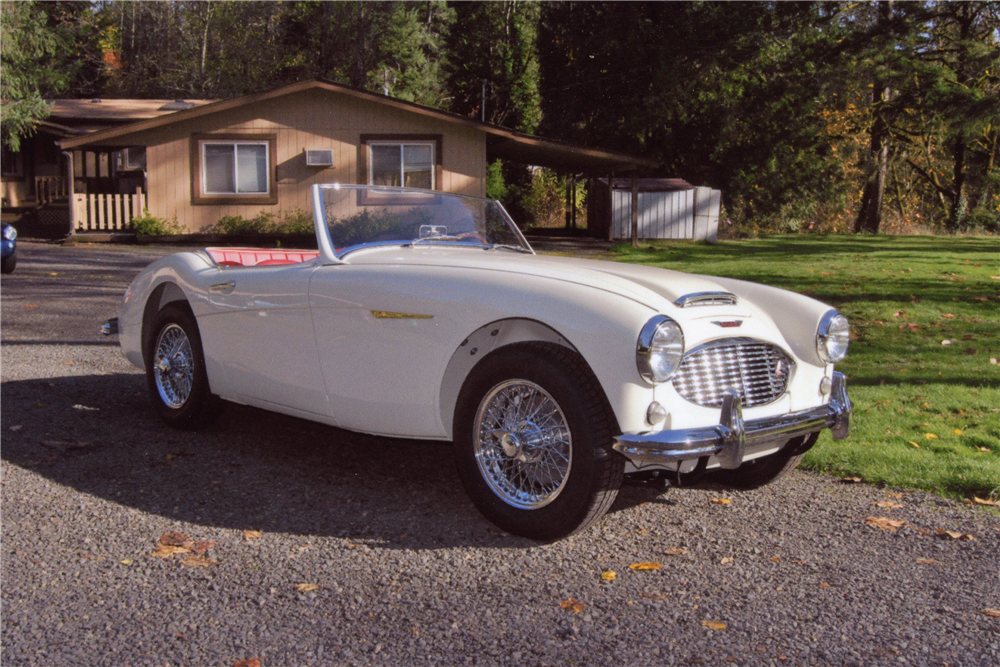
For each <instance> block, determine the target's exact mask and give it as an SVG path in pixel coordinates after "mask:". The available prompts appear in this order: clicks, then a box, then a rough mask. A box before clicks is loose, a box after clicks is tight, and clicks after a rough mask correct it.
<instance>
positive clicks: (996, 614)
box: [983, 609, 1000, 618]
mask: <svg viewBox="0 0 1000 667" xmlns="http://www.w3.org/2000/svg"><path fill="white" fill-rule="evenodd" d="M983 613H984V614H986V615H987V616H992V617H993V618H1000V609H983Z"/></svg>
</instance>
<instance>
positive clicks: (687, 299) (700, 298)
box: [674, 292, 737, 308]
mask: <svg viewBox="0 0 1000 667" xmlns="http://www.w3.org/2000/svg"><path fill="white" fill-rule="evenodd" d="M736 301H737V299H736V295H735V294H731V293H730V292H694V293H692V294H685V295H684V296H682V297H680V298H679V299H677V300H676V301H674V305H675V306H677V307H678V308H692V307H694V306H735V305H736Z"/></svg>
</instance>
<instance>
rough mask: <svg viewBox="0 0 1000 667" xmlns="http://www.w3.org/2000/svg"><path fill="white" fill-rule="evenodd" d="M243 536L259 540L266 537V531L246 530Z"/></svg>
mask: <svg viewBox="0 0 1000 667" xmlns="http://www.w3.org/2000/svg"><path fill="white" fill-rule="evenodd" d="M243 537H245V538H247V539H248V540H259V539H260V538H262V537H264V533H262V532H260V531H259V530H244V531H243Z"/></svg>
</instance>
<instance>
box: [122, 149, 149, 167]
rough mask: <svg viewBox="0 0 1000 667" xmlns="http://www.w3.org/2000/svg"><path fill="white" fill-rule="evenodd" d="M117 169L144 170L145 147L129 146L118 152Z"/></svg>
mask: <svg viewBox="0 0 1000 667" xmlns="http://www.w3.org/2000/svg"><path fill="white" fill-rule="evenodd" d="M117 167H118V171H145V170H146V147H145V146H129V147H128V148H125V149H123V150H121V151H119V152H118V156H117Z"/></svg>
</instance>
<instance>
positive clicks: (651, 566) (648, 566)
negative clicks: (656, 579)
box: [628, 563, 660, 571]
mask: <svg viewBox="0 0 1000 667" xmlns="http://www.w3.org/2000/svg"><path fill="white" fill-rule="evenodd" d="M628 569H630V570H640V571H645V570H659V569H660V564H659V563H632V564H631V565H629V566H628Z"/></svg>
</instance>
